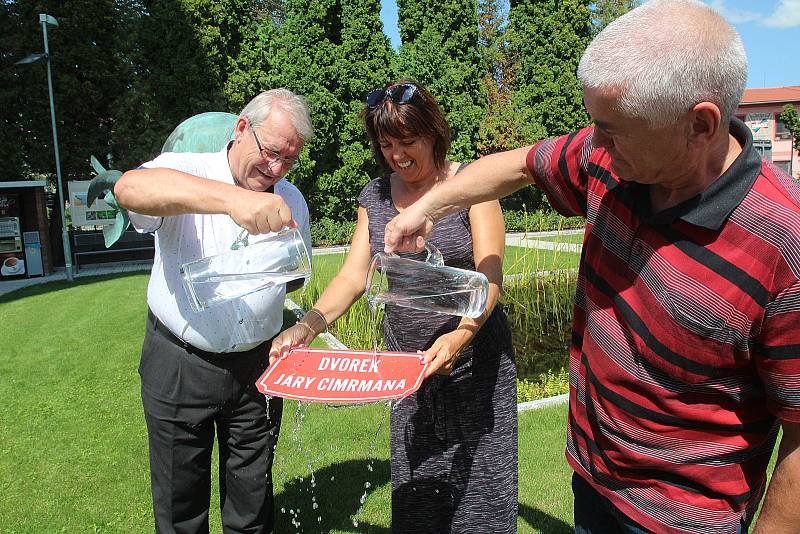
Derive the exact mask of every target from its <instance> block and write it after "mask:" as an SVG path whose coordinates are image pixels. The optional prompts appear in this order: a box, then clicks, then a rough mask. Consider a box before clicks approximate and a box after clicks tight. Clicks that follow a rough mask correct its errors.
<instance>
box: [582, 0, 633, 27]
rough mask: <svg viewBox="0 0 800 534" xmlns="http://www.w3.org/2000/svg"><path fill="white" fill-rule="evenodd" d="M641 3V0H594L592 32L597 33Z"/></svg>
mask: <svg viewBox="0 0 800 534" xmlns="http://www.w3.org/2000/svg"><path fill="white" fill-rule="evenodd" d="M641 3H642V1H641V0H596V1H595V2H594V9H593V10H592V34H593V35H597V34H598V33H600V32H601V31H602V30H603V28H605V27H606V26H608V25H609V24H610V23H611V22H612V21H614V20H615V19H618V18H619V17H621V16H622V15H624V14H625V13H627V12H628V11H630V10H631V9H633V8H635V7H636V6H638V5H639V4H641Z"/></svg>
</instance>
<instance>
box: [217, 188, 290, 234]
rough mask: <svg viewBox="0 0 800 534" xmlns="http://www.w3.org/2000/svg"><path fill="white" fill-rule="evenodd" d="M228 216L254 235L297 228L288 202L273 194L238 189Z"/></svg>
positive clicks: (231, 200) (231, 201)
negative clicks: (286, 228)
mask: <svg viewBox="0 0 800 534" xmlns="http://www.w3.org/2000/svg"><path fill="white" fill-rule="evenodd" d="M228 214H229V215H230V216H231V219H233V220H234V222H235V223H236V224H238V225H239V226H241V227H242V228H244V229H245V230H247V231H248V232H249V233H250V234H252V235H257V234H266V233H269V232H277V231H279V230H281V229H282V228H285V227H286V226H288V227H290V228H294V227H295V226H297V224H296V223H295V222H294V219H292V210H291V209H290V208H289V206H288V205H287V204H286V201H285V200H283V198H282V197H280V196H279V195H274V194H272V193H265V192H259V191H250V190H248V189H243V188H237V190H236V195H235V196H234V197H233V198H231V199H230V204H229V207H228Z"/></svg>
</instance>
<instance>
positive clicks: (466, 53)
mask: <svg viewBox="0 0 800 534" xmlns="http://www.w3.org/2000/svg"><path fill="white" fill-rule="evenodd" d="M398 17H399V24H400V36H401V38H402V39H403V44H402V45H401V47H400V57H399V60H398V64H397V72H398V74H399V76H401V77H411V78H414V79H416V80H418V81H419V82H420V83H422V84H424V85H425V86H427V87H428V89H430V91H431V93H433V95H434V96H435V97H436V99H437V101H438V102H439V104H440V105H441V106H442V109H443V110H444V112H445V114H446V115H447V120H448V122H449V124H450V128H451V129H452V134H453V143H452V146H451V149H450V155H451V157H453V158H454V159H457V160H462V161H466V160H471V159H473V158H475V156H476V152H475V146H476V144H477V141H478V130H479V128H480V123H481V120H482V117H483V114H484V109H485V105H486V93H485V89H484V86H483V85H481V67H480V54H479V51H478V46H477V43H478V8H477V1H476V0H445V1H441V2H426V1H423V0H400V1H399V2H398Z"/></svg>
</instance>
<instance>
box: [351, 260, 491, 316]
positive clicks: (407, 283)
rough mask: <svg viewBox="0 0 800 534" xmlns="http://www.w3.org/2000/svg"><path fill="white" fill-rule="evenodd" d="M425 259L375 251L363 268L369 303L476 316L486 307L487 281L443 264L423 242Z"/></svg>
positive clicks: (475, 274) (477, 275)
mask: <svg viewBox="0 0 800 534" xmlns="http://www.w3.org/2000/svg"><path fill="white" fill-rule="evenodd" d="M425 248H426V249H427V251H428V257H427V258H426V259H425V261H418V260H413V259H410V258H402V257H400V256H398V255H396V254H393V253H390V254H386V253H383V252H379V253H378V254H375V256H373V257H372V261H371V262H370V265H369V271H367V286H366V296H367V300H368V301H369V302H370V304H372V305H375V304H376V303H379V302H383V303H387V304H393V305H395V306H402V307H404V308H413V309H415V310H423V311H432V312H437V313H445V314H449V315H462V316H465V317H473V318H474V317H479V316H480V315H481V314H482V313H483V312H484V311H485V310H486V301H487V298H488V295H489V280H488V279H487V278H486V275H484V274H483V273H479V272H477V271H468V270H466V269H458V268H456V267H448V266H446V265H445V264H444V260H443V259H442V254H441V252H439V250H438V249H437V248H436V247H434V246H433V245H430V244H426V246H425Z"/></svg>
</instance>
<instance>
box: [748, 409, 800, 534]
mask: <svg viewBox="0 0 800 534" xmlns="http://www.w3.org/2000/svg"><path fill="white" fill-rule="evenodd" d="M798 495H800V423H789V422H786V421H784V422H783V437H782V438H781V444H780V448H779V449H778V460H777V462H776V464H775V471H774V472H773V474H772V480H771V481H770V483H769V487H768V488H767V495H766V497H764V505H763V507H762V509H761V515H759V517H758V522H757V523H756V527H755V529H754V530H753V534H784V533H785V534H797V533H798V532H800V506H797V497H798Z"/></svg>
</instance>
